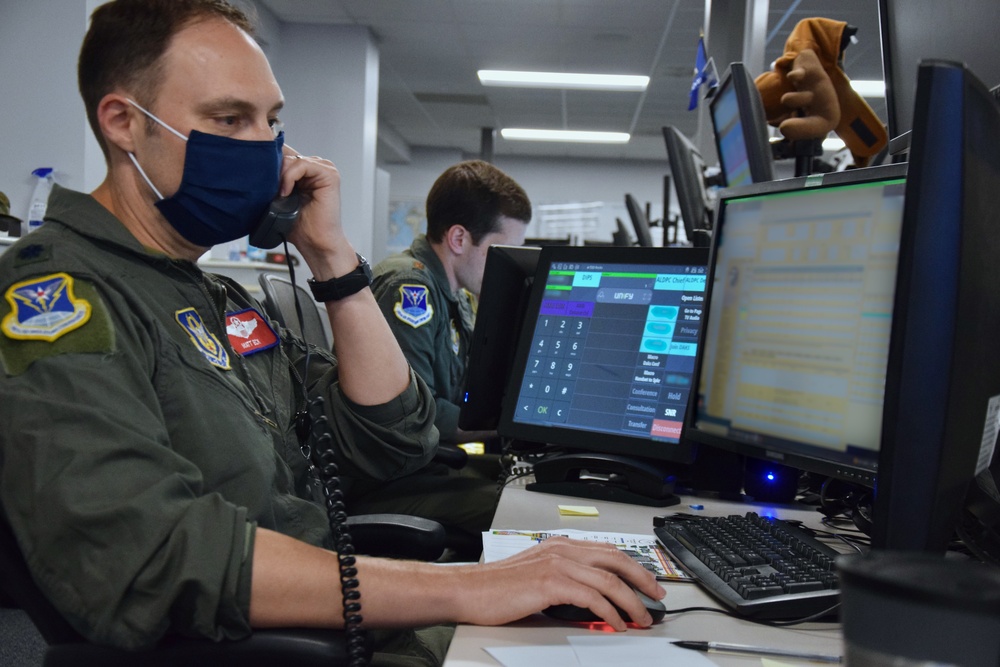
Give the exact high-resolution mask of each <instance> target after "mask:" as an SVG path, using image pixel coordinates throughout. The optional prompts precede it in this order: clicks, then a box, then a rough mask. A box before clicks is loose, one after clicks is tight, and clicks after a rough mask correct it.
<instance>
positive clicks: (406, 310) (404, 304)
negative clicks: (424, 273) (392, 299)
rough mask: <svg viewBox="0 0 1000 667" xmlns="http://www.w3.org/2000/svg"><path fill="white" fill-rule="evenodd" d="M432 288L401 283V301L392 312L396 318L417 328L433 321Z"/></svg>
mask: <svg viewBox="0 0 1000 667" xmlns="http://www.w3.org/2000/svg"><path fill="white" fill-rule="evenodd" d="M429 296H430V290H429V289H427V286H426V285H400V286H399V301H398V302H396V305H395V306H394V307H393V309H392V312H393V313H394V314H395V315H396V319H397V320H399V321H400V322H405V323H406V324H409V325H410V326H411V327H413V328H414V329H416V328H417V327H420V326H423V325H425V324H427V323H428V322H430V321H431V318H432V317H434V308H433V307H432V306H431V303H430V300H429V299H428V297H429Z"/></svg>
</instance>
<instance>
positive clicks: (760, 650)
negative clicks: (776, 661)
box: [670, 641, 844, 662]
mask: <svg viewBox="0 0 1000 667" xmlns="http://www.w3.org/2000/svg"><path fill="white" fill-rule="evenodd" d="M670 643H671V644H673V645H674V646H680V647H681V648H689V649H691V650H694V651H706V652H708V651H719V652H724V653H743V654H744V655H773V656H780V657H784V658H799V659H800V660H809V661H812V662H843V660H844V659H843V658H842V657H840V656H839V655H827V654H824V653H810V652H808V651H796V650H793V649H785V648H768V647H765V646H749V645H747V644H725V643H723V642H690V641H676V642H670Z"/></svg>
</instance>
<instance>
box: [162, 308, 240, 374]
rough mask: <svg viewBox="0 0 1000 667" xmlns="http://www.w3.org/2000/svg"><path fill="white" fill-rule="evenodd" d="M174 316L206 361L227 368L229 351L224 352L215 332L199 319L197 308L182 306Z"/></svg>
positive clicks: (224, 349) (223, 368)
mask: <svg viewBox="0 0 1000 667" xmlns="http://www.w3.org/2000/svg"><path fill="white" fill-rule="evenodd" d="M174 317H175V318H176V319H177V323H178V324H180V325H181V327H182V328H183V329H184V331H186V332H187V334H188V336H190V337H191V342H192V343H194V346H195V347H196V348H198V351H199V352H201V355H202V356H203V357H205V359H206V360H207V361H208V363H210V364H212V365H213V366H216V367H218V368H221V369H222V370H224V371H228V370H229V368H230V367H229V353H228V352H226V348H225V347H224V346H223V345H222V343H221V342H219V339H218V338H216V337H215V334H213V333H212V332H211V331H209V330H208V328H207V327H206V326H205V322H204V320H202V319H201V315H199V314H198V311H197V310H195V309H194V308H183V309H181V310H178V311H177V312H175V313H174Z"/></svg>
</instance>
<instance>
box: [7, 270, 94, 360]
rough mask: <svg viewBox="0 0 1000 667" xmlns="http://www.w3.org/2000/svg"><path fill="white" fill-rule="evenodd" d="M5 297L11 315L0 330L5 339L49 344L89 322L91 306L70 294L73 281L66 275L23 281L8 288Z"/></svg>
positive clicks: (58, 274) (84, 300)
mask: <svg viewBox="0 0 1000 667" xmlns="http://www.w3.org/2000/svg"><path fill="white" fill-rule="evenodd" d="M4 296H5V297H6V298H7V303H9V304H10V307H11V311H10V312H9V313H7V315H6V316H5V317H4V318H3V321H2V323H0V329H2V330H3V333H4V335H6V336H7V337H8V338H14V339H17V340H45V341H49V342H50V343H51V342H52V341H54V340H57V339H58V338H59V337H60V336H62V335H63V334H67V333H69V332H70V331H72V330H73V329H79V328H80V327H82V326H83V325H84V324H86V323H87V320H89V319H90V304H89V303H88V302H87V300H86V299H78V298H76V296H75V295H74V294H73V278H72V276H70V275H69V274H68V273H51V274H49V275H47V276H42V277H41V278H32V279H31V280H22V281H21V282H19V283H14V284H13V285H11V286H10V287H8V288H7V292H6V293H5V294H4Z"/></svg>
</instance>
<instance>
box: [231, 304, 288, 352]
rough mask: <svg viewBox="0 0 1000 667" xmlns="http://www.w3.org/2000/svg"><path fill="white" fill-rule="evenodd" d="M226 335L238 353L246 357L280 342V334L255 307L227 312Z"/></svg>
mask: <svg viewBox="0 0 1000 667" xmlns="http://www.w3.org/2000/svg"><path fill="white" fill-rule="evenodd" d="M226 335H227V336H229V344H230V345H232V346H233V349H234V350H236V353H237V354H239V355H240V356H244V357H246V356H248V355H251V354H255V353H257V352H261V351H263V350H267V349H270V348H272V347H274V346H275V345H277V344H278V334H276V333H275V332H274V329H272V328H271V325H270V324H268V323H267V320H265V319H264V318H263V317H262V316H261V314H260V313H258V312H257V311H256V310H255V309H253V308H247V309H246V310H241V311H239V312H236V313H226Z"/></svg>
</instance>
